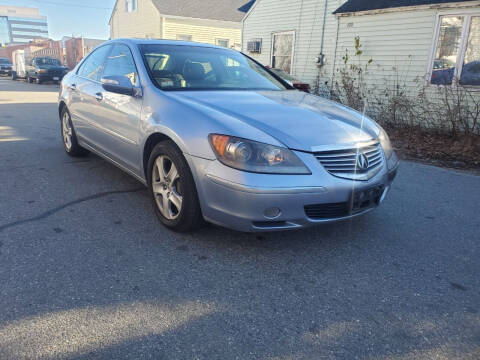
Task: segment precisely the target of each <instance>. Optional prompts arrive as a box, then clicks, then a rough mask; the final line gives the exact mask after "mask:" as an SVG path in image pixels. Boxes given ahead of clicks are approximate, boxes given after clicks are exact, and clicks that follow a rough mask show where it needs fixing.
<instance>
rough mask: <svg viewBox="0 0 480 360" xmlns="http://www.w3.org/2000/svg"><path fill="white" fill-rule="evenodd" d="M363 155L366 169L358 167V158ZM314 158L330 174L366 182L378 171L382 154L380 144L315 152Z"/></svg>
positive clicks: (381, 161) (380, 166) (381, 162)
mask: <svg viewBox="0 0 480 360" xmlns="http://www.w3.org/2000/svg"><path fill="white" fill-rule="evenodd" d="M361 154H364V155H365V157H366V158H367V160H368V166H367V167H366V168H363V169H362V168H360V166H359V165H358V156H359V155H361ZM314 155H315V157H316V158H317V160H318V161H319V162H320V163H321V164H322V166H323V167H324V168H325V170H327V171H328V172H329V173H330V174H332V175H334V176H337V177H340V178H344V179H352V180H368V179H370V178H371V177H373V176H374V175H375V174H376V173H378V172H379V171H380V169H381V168H382V164H383V152H382V148H381V146H380V144H373V145H368V146H363V147H359V148H349V149H342V150H331V151H322V152H316V153H315V154H314Z"/></svg>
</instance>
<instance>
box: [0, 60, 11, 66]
mask: <svg viewBox="0 0 480 360" xmlns="http://www.w3.org/2000/svg"><path fill="white" fill-rule="evenodd" d="M0 64H9V65H10V64H11V62H10V60H8V59H0Z"/></svg>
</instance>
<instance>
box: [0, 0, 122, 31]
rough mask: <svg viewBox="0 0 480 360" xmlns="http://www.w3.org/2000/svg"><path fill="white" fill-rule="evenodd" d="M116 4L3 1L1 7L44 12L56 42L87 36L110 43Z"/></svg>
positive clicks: (94, 0)
mask: <svg viewBox="0 0 480 360" xmlns="http://www.w3.org/2000/svg"><path fill="white" fill-rule="evenodd" d="M114 4H115V0H0V5H14V6H28V7H36V8H38V9H40V14H41V15H44V16H47V17H48V31H49V33H50V37H51V38H52V39H55V40H58V39H61V38H62V36H72V34H73V35H75V36H84V37H89V38H97V39H108V37H109V28H108V20H109V18H110V14H111V10H112V8H113V5H114Z"/></svg>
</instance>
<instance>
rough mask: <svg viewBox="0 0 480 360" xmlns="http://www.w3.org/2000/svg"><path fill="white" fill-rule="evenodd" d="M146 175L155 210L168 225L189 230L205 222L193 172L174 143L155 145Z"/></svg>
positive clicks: (178, 229)
mask: <svg viewBox="0 0 480 360" xmlns="http://www.w3.org/2000/svg"><path fill="white" fill-rule="evenodd" d="M147 176H148V185H149V192H150V197H151V200H152V204H153V207H154V210H155V213H156V215H157V217H158V219H159V220H160V221H161V222H162V223H163V224H164V225H165V226H166V227H168V228H170V229H172V230H174V231H179V232H187V231H192V230H195V229H197V228H199V227H201V226H202V225H203V224H204V220H203V216H202V212H201V209H200V203H199V201H198V195H197V189H196V186H195V182H194V180H193V176H192V173H191V171H190V168H189V166H188V163H187V161H186V160H185V157H184V156H183V154H182V152H181V151H180V150H179V149H178V148H177V146H176V145H175V144H174V143H173V142H171V141H163V142H161V143H159V144H157V145H156V146H155V147H154V149H153V151H152V153H151V155H150V160H149V162H148V174H147Z"/></svg>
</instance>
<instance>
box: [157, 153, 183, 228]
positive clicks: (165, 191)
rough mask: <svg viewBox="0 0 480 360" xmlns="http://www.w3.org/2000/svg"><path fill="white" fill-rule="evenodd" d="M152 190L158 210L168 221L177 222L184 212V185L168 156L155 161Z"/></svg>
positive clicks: (162, 156) (161, 156)
mask: <svg viewBox="0 0 480 360" xmlns="http://www.w3.org/2000/svg"><path fill="white" fill-rule="evenodd" d="M152 190H153V196H154V197H155V202H156V204H157V206H158V209H159V210H160V212H161V213H162V215H163V216H164V217H165V218H166V219H168V220H175V219H176V218H178V216H179V215H180V213H181V211H182V203H183V196H182V184H181V179H180V174H179V173H178V170H177V167H176V166H175V164H174V163H173V161H172V160H171V159H170V158H169V157H168V156H166V155H160V156H159V157H157V158H156V159H155V163H154V165H153V171H152Z"/></svg>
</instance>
